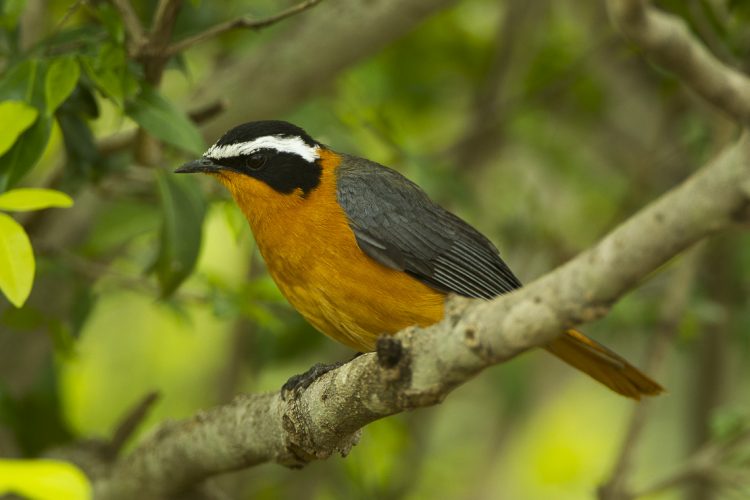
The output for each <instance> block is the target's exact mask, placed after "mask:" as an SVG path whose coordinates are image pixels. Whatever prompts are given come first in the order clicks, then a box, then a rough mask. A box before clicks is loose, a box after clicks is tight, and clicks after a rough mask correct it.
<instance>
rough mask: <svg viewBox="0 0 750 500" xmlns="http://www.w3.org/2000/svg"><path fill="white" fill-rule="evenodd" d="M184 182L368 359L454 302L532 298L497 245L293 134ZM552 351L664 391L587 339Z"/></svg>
mask: <svg viewBox="0 0 750 500" xmlns="http://www.w3.org/2000/svg"><path fill="white" fill-rule="evenodd" d="M176 172H178V173H192V172H201V173H205V174H209V175H211V176H212V177H215V178H216V179H218V180H219V181H220V182H221V183H222V184H223V185H224V186H226V187H227V189H228V190H229V191H230V193H231V194H232V196H233V197H234V200H235V201H236V202H237V204H238V205H239V206H240V208H241V209H242V212H243V213H244V214H245V216H246V217H247V220H248V221H249V223H250V227H251V229H252V231H253V234H254V236H255V241H256V243H257V245H258V248H259V249H260V253H261V254H262V255H263V258H264V259H265V261H266V264H267V266H268V270H269V272H270V274H271V276H272V277H273V279H274V281H276V284H277V285H278V286H279V289H280V290H281V292H282V293H283V294H284V296H285V297H286V298H287V299H288V300H289V302H290V303H291V304H292V305H293V306H294V307H295V308H296V309H297V310H298V311H299V312H300V313H301V314H302V315H303V316H304V317H305V318H306V319H307V320H308V321H309V322H310V323H312V325H313V326H315V328H317V329H318V330H320V331H321V332H323V333H324V334H326V335H328V336H329V337H331V338H333V339H334V340H337V341H339V342H342V343H344V344H346V345H348V346H350V347H352V348H354V349H356V350H358V351H372V350H373V349H374V347H375V343H376V340H377V339H378V337H379V336H381V335H383V334H394V333H396V332H398V331H399V330H402V329H404V328H406V327H408V326H412V325H419V326H428V325H431V324H434V323H436V322H438V321H440V320H441V319H442V318H443V309H444V304H445V299H446V297H447V295H448V293H455V294H458V295H462V296H465V297H474V298H482V299H492V298H493V297H496V296H498V295H501V294H503V293H507V292H511V291H513V290H515V289H516V288H519V287H521V282H520V281H519V280H518V278H516V276H515V275H514V274H513V272H512V271H511V270H510V268H509V267H508V266H507V265H506V264H505V262H503V260H502V259H501V258H500V255H499V253H498V251H497V249H496V248H495V246H494V245H493V244H492V243H491V242H490V241H489V240H488V239H487V238H485V237H484V236H483V235H482V234H481V233H479V232H478V231H477V230H476V229H474V228H473V227H471V226H470V225H469V224H467V223H466V222H464V221H463V220H461V219H460V218H459V217H457V216H456V215H453V214H452V213H450V212H448V211H447V210H445V209H443V208H442V207H440V206H438V205H436V204H435V203H434V202H432V201H431V200H430V199H429V198H428V197H427V195H426V194H425V193H424V191H422V190H421V189H420V188H419V187H418V186H417V185H416V184H414V183H413V182H411V181H409V180H408V179H406V178H405V177H404V176H402V175H401V174H399V173H398V172H396V171H394V170H391V169H390V168H387V167H384V166H382V165H379V164H377V163H375V162H372V161H369V160H366V159H363V158H358V157H356V156H351V155H348V154H344V153H338V152H336V151H333V150H331V149H329V148H328V147H327V146H325V145H324V144H321V143H320V142H317V141H316V140H314V139H313V138H312V137H310V136H309V135H308V134H307V133H306V132H305V131H304V130H302V129H301V128H299V127H297V126H294V125H292V124H290V123H287V122H283V121H257V122H251V123H245V124H243V125H239V126H237V127H235V128H233V129H231V130H230V131H228V132H227V133H226V134H224V136H222V137H221V138H220V139H219V140H218V141H217V142H216V144H214V145H213V146H211V147H210V148H209V149H208V151H206V152H205V154H204V155H203V157H202V158H200V159H198V160H195V161H191V162H189V163H186V164H185V165H183V166H182V167H180V168H178V169H177V170H176ZM544 348H545V349H546V350H548V351H549V352H551V353H552V354H554V355H555V356H557V357H559V358H560V359H562V360H563V361H565V362H566V363H568V364H570V365H571V366H573V367H574V368H577V369H578V370H581V371H582V372H584V373H587V374H588V375H590V376H591V377H593V378H594V379H596V380H598V381H599V382H601V383H602V384H604V385H606V386H607V387H609V388H610V389H612V390H613V391H615V392H618V393H620V394H622V395H625V396H628V397H631V398H635V399H638V398H640V396H641V395H653V394H658V393H659V392H661V391H662V388H661V387H660V386H659V384H657V383H656V382H654V381H653V380H651V379H650V378H649V377H648V376H646V375H644V374H643V373H641V372H640V371H639V370H638V369H637V368H635V367H633V366H632V365H631V364H630V363H628V362H627V361H626V360H625V359H623V358H622V357H620V356H619V355H617V354H616V353H614V352H612V351H611V350H609V349H607V348H606V347H604V346H602V345H601V344H599V343H597V342H595V341H593V340H591V339H589V338H588V337H586V336H585V335H583V334H582V333H581V332H579V331H577V330H567V331H566V332H564V333H563V334H561V335H560V336H559V337H557V338H556V339H555V340H553V341H552V342H550V343H549V344H547V345H545V346H544Z"/></svg>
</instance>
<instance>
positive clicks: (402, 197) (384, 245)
mask: <svg viewBox="0 0 750 500" xmlns="http://www.w3.org/2000/svg"><path fill="white" fill-rule="evenodd" d="M342 157H343V158H342V162H341V165H340V166H339V168H338V170H337V184H336V187H337V197H338V202H339V204H340V205H341V206H342V208H343V209H344V212H345V213H346V215H347V217H348V218H349V225H350V227H351V228H352V231H353V232H354V235H355V237H356V239H357V244H358V245H359V247H360V248H361V249H362V251H363V252H365V253H366V254H367V255H368V256H370V257H371V258H373V259H375V260H376V261H378V262H380V263H381V264H383V265H385V266H388V267H390V268H392V269H398V270H401V271H404V272H406V273H408V274H410V275H412V276H414V277H415V278H417V279H419V280H420V281H422V282H424V283H425V284H427V285H429V286H431V287H433V288H436V289H439V290H442V291H446V292H453V293H456V294H459V295H464V296H466V297H476V298H485V299H490V298H492V297H495V296H497V295H500V294H502V293H506V292H510V291H512V290H514V289H516V288H518V287H520V286H521V282H520V281H519V280H518V278H516V276H515V275H514V274H513V272H512V271H511V270H510V268H509V267H508V266H507V265H506V264H505V262H503V260H502V259H501V258H500V255H499V253H498V251H497V249H496V248H495V246H494V245H493V244H492V243H491V242H490V241H489V240H488V239H487V238H485V237H484V236H483V235H482V234H481V233H479V232H478V231H477V230H476V229H474V228H473V227H471V226H470V225H469V224H467V223H466V222H464V221H463V220H462V219H460V218H459V217H457V216H455V215H453V214H452V213H450V212H448V211H446V210H445V209H443V208H442V207H440V206H439V205H437V204H435V203H434V202H433V201H432V200H430V199H429V198H428V197H427V195H426V194H425V193H424V191H422V189H420V188H419V186H417V185H416V184H414V183H413V182H411V181H409V180H408V179H406V178H405V177H404V176H402V175H401V174H399V173H398V172H396V171H395V170H392V169H390V168H387V167H384V166H382V165H379V164H377V163H374V162H371V161H368V160H364V159H362V158H357V157H354V156H349V155H342Z"/></svg>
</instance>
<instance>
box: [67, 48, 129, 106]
mask: <svg viewBox="0 0 750 500" xmlns="http://www.w3.org/2000/svg"><path fill="white" fill-rule="evenodd" d="M81 64H82V66H83V69H84V72H85V73H86V75H87V76H88V77H89V78H90V79H91V81H92V82H93V83H94V85H95V86H96V88H97V89H98V90H99V92H101V93H102V94H104V95H105V96H106V97H108V98H109V99H111V100H112V101H113V102H114V103H115V104H117V106H119V107H122V106H123V105H124V102H125V99H126V98H128V97H129V96H130V95H132V94H133V93H134V92H135V91H136V90H137V88H138V84H137V81H136V79H135V77H134V76H133V74H132V72H131V70H130V67H129V66H128V58H127V54H126V53H125V49H124V48H123V47H122V46H120V45H115V44H112V43H104V44H102V45H101V47H100V48H99V51H98V53H97V54H96V56H93V57H92V56H85V57H82V58H81Z"/></svg>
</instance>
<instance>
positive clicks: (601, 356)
mask: <svg viewBox="0 0 750 500" xmlns="http://www.w3.org/2000/svg"><path fill="white" fill-rule="evenodd" d="M545 349H547V351H549V352H551V353H552V354H554V355H555V356H557V357H558V358H560V359H561V360H563V361H565V362H566V363H568V364H569V365H571V366H572V367H574V368H577V369H578V370H580V371H582V372H584V373H586V374H587V375H589V376H591V377H592V378H594V379H595V380H597V381H599V382H601V383H602V384H604V385H606V386H607V387H609V388H610V389H612V390H613V391H615V392H617V393H619V394H622V395H623V396H627V397H629V398H633V399H641V396H644V395H645V396H655V395H657V394H659V393H660V392H662V391H664V389H663V388H662V387H661V386H660V385H659V384H657V383H656V382H654V381H653V380H651V379H650V378H649V377H648V376H647V375H645V374H644V373H642V372H641V371H640V370H638V368H636V367H634V366H633V365H631V364H630V363H628V362H627V361H626V360H625V359H623V358H622V357H620V356H619V355H618V354H616V353H615V352H613V351H610V350H609V349H607V348H606V347H604V346H603V345H601V344H600V343H598V342H596V341H594V340H592V339H590V338H588V337H587V336H585V335H584V334H582V333H581V332H579V331H577V330H568V331H566V332H565V333H564V334H563V335H560V336H559V337H557V338H556V339H555V340H553V341H552V342H550V343H549V344H547V345H546V346H545Z"/></svg>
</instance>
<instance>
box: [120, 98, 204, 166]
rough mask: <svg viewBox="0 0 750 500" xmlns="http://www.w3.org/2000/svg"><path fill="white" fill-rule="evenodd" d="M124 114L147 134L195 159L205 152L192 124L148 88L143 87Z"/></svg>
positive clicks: (199, 136) (198, 134)
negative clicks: (193, 156)
mask: <svg viewBox="0 0 750 500" xmlns="http://www.w3.org/2000/svg"><path fill="white" fill-rule="evenodd" d="M125 112H126V113H127V114H128V116H130V117H131V118H132V119H133V120H135V121H136V122H137V123H138V125H140V126H141V127H143V128H144V129H146V130H147V131H148V132H149V133H151V134H153V135H154V136H156V137H158V138H159V139H162V140H163V141H165V142H167V143H169V144H171V145H172V146H175V147H177V148H179V149H182V150H184V151H187V152H189V153H192V154H194V155H196V156H198V155H200V154H202V153H203V151H205V149H206V148H205V144H204V143H203V137H202V136H201V134H200V132H199V131H198V129H197V127H196V126H195V125H194V124H193V122H192V121H190V119H189V118H188V117H187V116H186V115H185V114H184V113H183V112H181V111H180V110H179V109H177V108H176V107H174V106H173V105H172V103H170V102H169V101H167V100H166V99H164V98H163V97H162V96H161V94H159V93H158V92H157V91H156V90H154V89H152V88H151V87H144V88H143V91H142V92H141V93H140V94H139V95H138V97H137V98H136V99H135V100H134V101H133V102H132V103H131V104H130V105H129V106H128V107H127V108H126V109H125Z"/></svg>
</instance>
